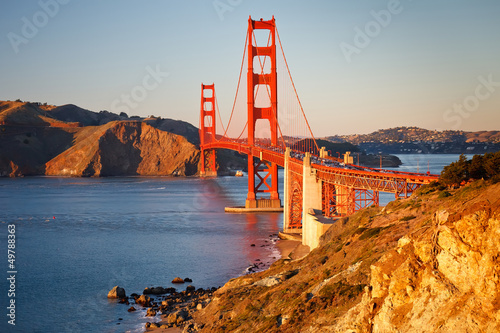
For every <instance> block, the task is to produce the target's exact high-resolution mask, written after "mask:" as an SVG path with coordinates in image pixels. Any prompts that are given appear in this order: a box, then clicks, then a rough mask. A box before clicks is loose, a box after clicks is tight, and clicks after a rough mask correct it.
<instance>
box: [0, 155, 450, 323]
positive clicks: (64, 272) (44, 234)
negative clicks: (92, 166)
mask: <svg viewBox="0 0 500 333" xmlns="http://www.w3.org/2000/svg"><path fill="white" fill-rule="evenodd" d="M399 157H400V158H401V160H402V161H403V163H405V164H404V165H403V166H402V167H400V168H399V169H400V170H403V171H417V167H418V168H419V171H421V172H426V171H427V164H428V165H429V170H430V172H431V173H439V172H440V171H441V169H442V167H443V166H444V165H447V164H449V163H450V162H452V161H455V160H457V159H458V155H401V156H399ZM280 172H281V171H280ZM280 176H281V174H280ZM280 178H281V179H280V180H281V181H282V177H280ZM246 188H247V184H246V177H241V178H238V177H219V178H214V179H200V178H161V177H159V178H142V177H126V178H53V177H26V178H18V179H8V178H2V179H0V236H1V238H0V239H1V242H0V247H1V248H2V249H1V250H0V253H1V255H0V260H1V265H0V267H2V274H3V277H2V279H1V283H0V288H1V293H0V295H2V296H1V297H0V305H1V308H2V316H1V318H2V319H1V322H0V332H143V331H144V329H143V327H144V323H145V322H146V321H151V319H150V318H145V317H144V315H145V312H144V311H137V312H133V313H128V312H127V308H128V306H126V305H124V304H117V303H116V301H112V300H111V301H110V300H108V299H107V297H106V296H107V293H108V291H109V290H110V289H111V288H112V287H113V286H115V285H119V286H121V287H123V288H125V290H126V292H127V294H128V295H130V294H131V293H133V292H135V293H141V292H142V290H143V289H144V288H145V287H150V286H163V287H171V286H173V285H171V283H170V281H171V280H172V279H173V278H174V277H176V276H180V277H182V278H185V277H189V278H191V279H192V280H193V283H192V284H193V285H194V286H195V287H197V288H199V287H202V288H208V287H213V286H215V287H218V286H220V285H223V284H224V283H225V282H226V281H227V280H229V279H230V278H233V277H236V276H239V275H242V274H244V273H245V269H246V268H247V267H248V266H249V265H251V264H252V263H254V262H255V261H256V259H260V260H261V261H263V262H268V263H271V262H272V261H274V260H275V259H276V258H277V257H279V253H278V252H277V250H276V248H275V247H274V246H273V244H272V241H271V240H270V238H269V235H271V234H276V233H277V232H278V231H280V230H281V228H282V223H283V222H282V219H283V217H282V214H277V213H274V214H225V213H224V207H225V206H238V205H242V204H244V200H245V196H246ZM280 188H282V185H281V184H280ZM282 197H283V196H282ZM392 198H393V195H390V194H389V195H385V194H384V195H381V203H382V204H385V203H386V202H388V201H390V200H392ZM12 224H14V225H15V237H16V238H15V240H16V243H15V262H14V265H15V272H16V273H15V274H14V275H15V296H14V297H9V296H8V291H9V288H10V283H9V281H7V278H8V277H9V276H10V274H9V273H7V272H8V271H11V270H12V269H10V268H9V267H8V265H9V262H8V258H7V247H8V235H9V232H8V231H9V227H8V226H9V225H12ZM251 244H255V245H256V246H251ZM174 287H177V288H178V289H179V290H182V289H181V288H179V287H178V286H174ZM11 299H14V300H15V306H16V308H15V315H16V317H15V323H16V325H15V326H12V325H10V324H8V320H9V317H8V316H7V313H8V312H9V310H8V309H7V306H8V305H9V303H8V302H9V301H10V300H11ZM120 318H121V319H120Z"/></svg>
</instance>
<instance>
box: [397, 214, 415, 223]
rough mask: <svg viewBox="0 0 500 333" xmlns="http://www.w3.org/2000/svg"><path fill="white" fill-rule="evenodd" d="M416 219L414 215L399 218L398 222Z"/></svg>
mask: <svg viewBox="0 0 500 333" xmlns="http://www.w3.org/2000/svg"><path fill="white" fill-rule="evenodd" d="M416 218H417V217H416V216H415V215H408V216H405V217H402V218H400V219H399V220H400V221H403V222H405V221H410V220H413V219H416Z"/></svg>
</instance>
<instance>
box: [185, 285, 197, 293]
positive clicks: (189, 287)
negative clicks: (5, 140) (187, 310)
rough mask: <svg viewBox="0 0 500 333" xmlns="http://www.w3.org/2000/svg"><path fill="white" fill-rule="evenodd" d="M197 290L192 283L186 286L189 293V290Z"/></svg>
mask: <svg viewBox="0 0 500 333" xmlns="http://www.w3.org/2000/svg"><path fill="white" fill-rule="evenodd" d="M195 290H196V288H195V287H194V286H192V285H189V286H187V287H186V291H187V292H188V293H189V292H192V291H195Z"/></svg>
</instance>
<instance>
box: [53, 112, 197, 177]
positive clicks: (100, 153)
mask: <svg viewBox="0 0 500 333" xmlns="http://www.w3.org/2000/svg"><path fill="white" fill-rule="evenodd" d="M198 162H199V150H198V149H196V147H195V146H194V145H193V144H191V143H189V142H188V141H187V140H186V139H185V138H184V137H182V136H179V135H175V134H172V133H168V132H163V131H160V130H158V129H156V128H154V127H151V126H149V125H148V124H146V123H143V122H135V121H115V122H110V123H107V124H106V125H102V126H97V127H87V128H85V129H83V130H82V131H81V132H79V133H78V134H77V135H76V138H75V143H74V145H73V146H72V147H71V148H69V149H68V150H66V151H64V152H63V153H62V154H60V155H58V156H57V157H55V158H54V159H52V160H50V161H49V162H47V163H46V171H45V173H46V174H47V175H57V176H120V175H143V176H158V175H172V174H173V175H182V176H186V175H193V174H195V173H196V172H197V170H198Z"/></svg>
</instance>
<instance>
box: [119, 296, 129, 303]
mask: <svg viewBox="0 0 500 333" xmlns="http://www.w3.org/2000/svg"><path fill="white" fill-rule="evenodd" d="M118 303H120V304H127V305H129V304H130V303H129V302H128V298H127V297H124V298H120V301H119V302H118Z"/></svg>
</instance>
